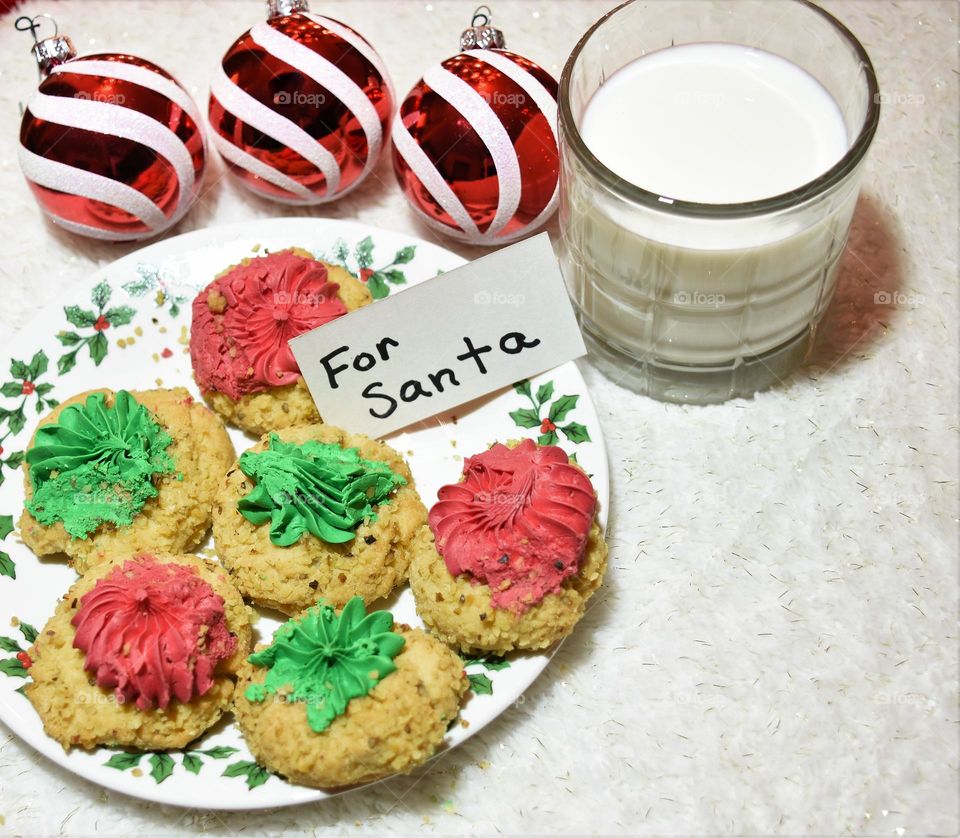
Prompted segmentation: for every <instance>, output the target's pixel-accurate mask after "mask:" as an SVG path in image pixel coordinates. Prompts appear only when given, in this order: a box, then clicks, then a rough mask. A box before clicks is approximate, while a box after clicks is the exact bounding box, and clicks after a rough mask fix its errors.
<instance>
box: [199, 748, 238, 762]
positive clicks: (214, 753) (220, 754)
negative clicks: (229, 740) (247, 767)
mask: <svg viewBox="0 0 960 838" xmlns="http://www.w3.org/2000/svg"><path fill="white" fill-rule="evenodd" d="M236 752H237V749H236V748H231V747H230V746H229V745H218V746H217V747H216V748H207V749H206V750H205V751H199V753H201V754H206V755H207V756H208V757H213V759H226V758H227V757H228V756H231V755H232V754H235V753H236Z"/></svg>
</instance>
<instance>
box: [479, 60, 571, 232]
mask: <svg viewBox="0 0 960 838" xmlns="http://www.w3.org/2000/svg"><path fill="white" fill-rule="evenodd" d="M466 54H467V55H469V56H472V57H473V58H477V59H479V60H480V61H483V62H484V63H486V64H489V65H490V66H491V67H495V68H496V69H497V70H499V71H500V72H501V73H503V74H504V75H505V76H507V78H509V79H510V80H511V81H513V82H514V84H516V85H517V86H518V87H520V88H522V89H523V92H524V93H526V94H527V95H528V96H529V97H530V98H531V99H533V103H534V104H535V105H536V106H537V107H538V108H539V109H540V111H541V113H542V114H543V115H544V116H545V117H546V118H547V124H548V125H549V126H550V131H551V133H552V134H553V142H554V144H555V145H556V147H557V150H558V153H559V149H560V141H559V139H558V138H557V103H556V100H555V99H554V98H553V96H551V95H550V91H549V90H547V88H545V87H544V86H543V85H542V84H541V83H540V82H539V81H538V80H537V78H536V76H534V75H533V74H532V73H529V72H527V71H526V70H524V69H523V67H521V66H520V65H519V64H517V63H516V62H515V61H511V60H510V59H509V58H507V57H506V56H504V55H501V54H500V53H499V52H497V51H496V50H492V49H471V50H467V53H466ZM558 203H560V181H559V179H558V180H557V185H556V186H555V187H554V190H553V195H552V196H551V197H550V200H549V201H547V205H546V206H545V207H544V208H543V209H542V210H541V211H540V213H539V214H538V215H537V217H536V218H534V219H533V221H531V222H530V223H529V224H528V225H527V226H526V227H525V228H524V232H526V230H536V229H537V228H538V227H539V226H540V225H541V224H543V223H544V222H545V221H547V219H549V218H550V216H551V215H553V214H554V212H556V210H557V204H558ZM508 240H509V239H506V238H505V239H504V241H508Z"/></svg>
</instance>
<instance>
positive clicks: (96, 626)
mask: <svg viewBox="0 0 960 838" xmlns="http://www.w3.org/2000/svg"><path fill="white" fill-rule="evenodd" d="M251 642H252V636H251V631H250V624H249V619H248V612H247V609H246V607H245V606H244V604H243V599H242V598H241V596H240V594H239V593H238V592H237V590H236V589H235V588H234V587H233V585H231V584H230V581H229V579H228V578H227V574H226V571H224V570H223V569H222V568H221V567H220V566H219V565H216V564H214V563H212V562H206V561H203V560H202V559H199V558H197V557H196V556H190V555H182V556H173V555H168V554H153V553H140V554H137V555H134V556H129V555H128V556H127V557H124V558H117V559H114V560H111V561H109V562H105V563H103V564H101V565H98V566H97V567H95V568H94V569H93V570H91V571H90V572H89V573H87V574H86V575H85V576H83V577H82V578H81V579H80V580H79V581H78V582H77V583H76V584H74V585H73V587H72V588H70V590H69V591H68V592H67V594H66V595H65V596H64V597H63V599H62V600H61V601H60V603H59V605H58V606H57V609H56V612H55V613H54V615H53V617H51V618H50V620H49V621H48V622H47V624H46V626H44V628H43V631H41V632H40V633H39V635H38V636H37V639H36V641H35V642H34V645H33V646H32V648H31V649H30V650H29V652H28V654H29V656H30V660H31V664H30V669H29V673H30V682H29V683H28V684H27V686H26V689H25V693H26V696H27V698H29V699H30V701H31V703H32V704H33V706H34V708H36V710H37V712H38V713H39V714H40V716H41V717H42V719H43V726H44V730H45V731H46V733H47V734H48V735H49V736H51V737H52V738H54V739H56V740H57V741H58V742H59V743H60V744H61V745H63V747H64V748H65V749H68V750H69V749H70V748H71V747H80V748H94V747H96V746H97V745H114V746H121V747H133V748H141V749H157V748H181V747H184V746H185V745H187V744H188V743H190V742H192V741H193V740H194V739H196V738H197V737H198V736H200V735H201V734H202V733H203V732H204V731H205V730H207V729H208V728H209V727H210V726H211V725H213V724H214V723H216V721H217V720H218V719H219V718H220V716H221V715H222V714H223V713H224V712H225V711H226V710H228V709H229V707H230V704H231V701H232V698H233V689H234V683H235V677H236V674H237V672H238V671H239V668H240V666H241V665H242V663H243V661H244V660H245V658H246V656H247V654H249V651H250V647H251Z"/></svg>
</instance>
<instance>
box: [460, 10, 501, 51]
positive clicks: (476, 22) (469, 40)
mask: <svg viewBox="0 0 960 838" xmlns="http://www.w3.org/2000/svg"><path fill="white" fill-rule="evenodd" d="M492 17H493V12H491V11H490V7H489V6H480V7H479V8H478V9H477V10H476V11H475V12H474V13H473V17H472V18H471V20H470V26H469V27H468V28H467V29H464V30H463V33H462V34H461V35H460V49H461V50H467V49H504V47H506V45H507V42H506V40H505V39H504V37H503V32H501V31H500V30H499V29H497V28H496V27H495V26H491V25H490V19H491V18H492Z"/></svg>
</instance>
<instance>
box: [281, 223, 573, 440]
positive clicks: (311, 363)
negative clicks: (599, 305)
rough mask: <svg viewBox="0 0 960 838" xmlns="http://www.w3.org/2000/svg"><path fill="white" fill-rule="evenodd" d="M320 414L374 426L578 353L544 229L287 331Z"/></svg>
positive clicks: (389, 425)
mask: <svg viewBox="0 0 960 838" xmlns="http://www.w3.org/2000/svg"><path fill="white" fill-rule="evenodd" d="M290 347H291V349H292V350H293V354H294V357H296V359H297V363H298V364H299V366H300V372H301V373H302V374H303V377H304V379H305V381H306V383H307V387H308V388H309V389H310V393H311V395H312V396H313V400H314V401H315V402H316V403H317V407H318V409H319V411H320V415H321V416H323V419H324V421H325V422H328V423H330V424H332V425H338V426H340V427H343V428H346V429H347V430H349V431H352V432H354V433H364V434H367V435H369V436H371V437H382V436H385V435H386V434H389V433H392V432H393V431H395V430H398V429H399V428H404V427H406V426H407V425H411V424H413V423H415V422H419V421H421V420H423V419H426V418H428V417H429V416H433V415H434V414H437V413H443V412H444V411H447V410H450V409H451V408H454V407H456V406H457V405H460V404H463V403H465V402H468V401H470V400H471V399H475V398H477V397H479V396H483V395H486V394H487V393H491V392H493V391H494V390H498V389H500V388H501V387H505V386H507V385H508V384H512V383H513V382H514V381H519V380H521V379H524V378H527V377H529V376H531V375H535V374H537V373H540V372H543V371H544V370H548V369H551V368H553V367H555V366H558V365H559V364H562V363H564V362H566V361H570V360H572V359H574V358H578V357H580V356H581V355H583V354H584V353H585V352H586V348H585V347H584V345H583V338H582V337H581V336H580V330H579V328H578V327H577V322H576V319H575V317H574V314H573V310H572V308H571V305H570V300H569V298H568V297H567V291H566V288H565V287H564V284H563V278H562V276H561V275H560V268H559V266H558V265H557V260H556V258H555V256H554V255H553V248H552V247H551V245H550V239H549V237H548V236H547V234H546V233H541V234H540V235H538V236H535V237H533V238H530V239H526V240H525V241H522V242H520V243H518V244H514V245H511V246H510V247H505V248H503V249H502V250H498V251H496V252H495V253H491V254H489V255H488V256H483V257H481V258H480V259H476V260H475V261H473V262H471V263H470V264H468V265H464V266H463V267H461V268H457V269H456V270H452V271H449V272H447V273H445V274H441V275H440V276H438V277H435V278H434V279H431V280H428V281H427V282H423V283H421V284H419V285H415V286H413V287H411V288H408V289H406V290H404V291H402V292H400V293H398V294H395V295H393V296H391V297H387V298H386V299H383V300H379V301H377V302H376V303H374V304H372V305H369V306H366V307H364V308H361V309H358V310H357V311H354V312H351V313H350V314H347V315H345V316H343V317H340V318H338V319H337V320H334V321H333V322H331V323H327V324H326V325H324V326H320V327H319V328H317V329H314V330H313V331H310V332H306V333H305V334H303V335H300V336H299V337H296V338H294V339H293V340H291V341H290Z"/></svg>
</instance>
